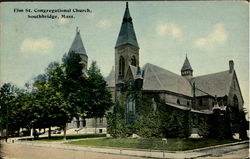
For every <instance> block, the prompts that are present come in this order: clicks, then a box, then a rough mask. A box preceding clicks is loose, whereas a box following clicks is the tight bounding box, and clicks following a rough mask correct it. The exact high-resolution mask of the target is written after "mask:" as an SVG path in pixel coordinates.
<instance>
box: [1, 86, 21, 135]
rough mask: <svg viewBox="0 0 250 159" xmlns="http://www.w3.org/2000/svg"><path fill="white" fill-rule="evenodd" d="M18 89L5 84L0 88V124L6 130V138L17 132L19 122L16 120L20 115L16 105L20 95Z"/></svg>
mask: <svg viewBox="0 0 250 159" xmlns="http://www.w3.org/2000/svg"><path fill="white" fill-rule="evenodd" d="M18 90H19V89H18V88H17V87H16V86H15V85H12V84H10V83H5V84H3V85H2V87H1V88H0V106H1V108H0V124H1V127H2V129H3V128H4V129H6V136H9V132H11V133H12V134H13V133H14V131H15V130H17V128H16V126H17V125H18V123H19V121H18V120H16V115H17V114H18V111H17V107H16V106H17V105H16V104H14V101H15V98H16V97H17V94H18Z"/></svg>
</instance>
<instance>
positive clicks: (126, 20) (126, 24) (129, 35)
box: [115, 2, 139, 48]
mask: <svg viewBox="0 0 250 159" xmlns="http://www.w3.org/2000/svg"><path fill="white" fill-rule="evenodd" d="M126 44H130V45H132V46H134V47H137V48H139V45H138V43H137V39H136V35H135V31H134V26H133V22H132V18H131V16H130V13H129V8H128V2H126V9H125V13H124V16H123V21H122V25H121V29H120V33H119V35H118V38H117V41H116V45H115V47H119V46H121V45H126Z"/></svg>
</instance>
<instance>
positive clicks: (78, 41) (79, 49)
mask: <svg viewBox="0 0 250 159" xmlns="http://www.w3.org/2000/svg"><path fill="white" fill-rule="evenodd" d="M70 52H74V53H76V54H79V55H80V57H81V62H80V64H81V65H82V72H83V74H84V75H85V74H86V72H87V67H88V55H87V53H86V50H85V48H84V45H83V42H82V38H81V35H80V30H79V29H78V27H76V36H75V39H74V41H73V43H72V44H71V47H70V49H69V53H70Z"/></svg>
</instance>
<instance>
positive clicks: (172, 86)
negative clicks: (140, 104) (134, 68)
mask: <svg viewBox="0 0 250 159" xmlns="http://www.w3.org/2000/svg"><path fill="white" fill-rule="evenodd" d="M143 70H144V81H143V90H152V91H153V90H159V91H160V90H166V91H170V92H175V93H178V94H182V95H186V96H192V86H191V84H190V83H189V82H188V80H186V78H185V77H182V76H180V75H177V74H175V73H173V72H170V71H168V70H165V69H163V68H161V67H158V66H156V65H153V64H149V63H147V64H146V65H145V66H144V67H143Z"/></svg>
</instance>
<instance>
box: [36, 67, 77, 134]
mask: <svg viewBox="0 0 250 159" xmlns="http://www.w3.org/2000/svg"><path fill="white" fill-rule="evenodd" d="M65 80H66V79H65V74H64V71H63V67H62V66H61V65H60V64H59V63H57V62H52V63H50V64H49V66H48V68H47V69H46V73H45V74H43V75H39V76H38V77H37V78H36V80H35V82H34V90H35V92H34V96H35V100H36V102H35V103H36V104H35V105H34V106H33V111H34V116H33V121H32V124H33V127H35V128H41V126H42V127H49V137H50V135H51V134H50V127H51V126H60V127H63V128H64V129H65V130H66V123H67V122H69V121H70V120H71V119H72V116H73V114H74V108H73V107H72V105H71V104H70V103H69V102H68V100H67V99H65V98H64V97H65V95H64V92H65V90H64V83H65ZM64 135H66V134H65V133H64Z"/></svg>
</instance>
